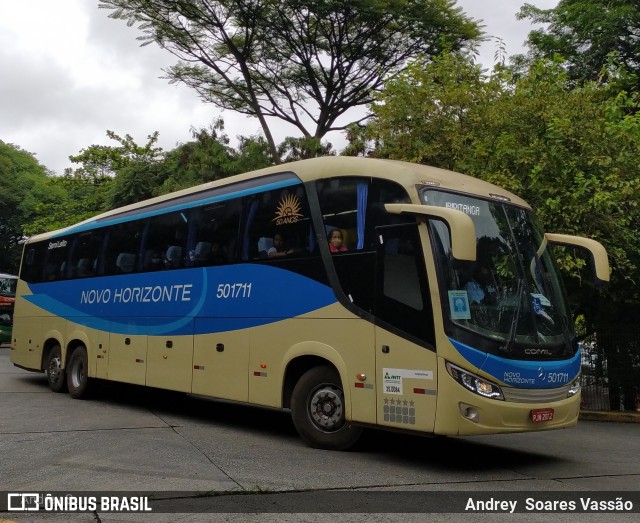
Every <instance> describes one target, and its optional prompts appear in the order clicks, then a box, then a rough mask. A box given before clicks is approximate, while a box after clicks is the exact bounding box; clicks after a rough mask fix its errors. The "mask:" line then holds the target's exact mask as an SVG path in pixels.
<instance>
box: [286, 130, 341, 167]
mask: <svg viewBox="0 0 640 523" xmlns="http://www.w3.org/2000/svg"><path fill="white" fill-rule="evenodd" d="M331 149H332V145H331V144H330V143H328V142H324V143H323V142H321V141H320V139H319V138H314V137H303V138H294V137H292V136H289V137H287V138H285V139H284V141H283V142H282V143H281V144H280V145H279V146H278V154H279V155H280V158H281V159H282V160H283V161H284V162H294V161H296V160H303V159H305V158H317V157H319V156H332V155H333V151H332V150H331Z"/></svg>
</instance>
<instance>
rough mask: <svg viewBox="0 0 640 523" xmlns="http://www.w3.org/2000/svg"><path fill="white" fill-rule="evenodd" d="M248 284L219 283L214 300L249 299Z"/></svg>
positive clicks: (249, 287) (249, 290) (249, 285)
mask: <svg viewBox="0 0 640 523" xmlns="http://www.w3.org/2000/svg"><path fill="white" fill-rule="evenodd" d="M250 297H251V284H250V283H220V284H218V290H217V292H216V298H218V299H222V300H226V299H235V298H250Z"/></svg>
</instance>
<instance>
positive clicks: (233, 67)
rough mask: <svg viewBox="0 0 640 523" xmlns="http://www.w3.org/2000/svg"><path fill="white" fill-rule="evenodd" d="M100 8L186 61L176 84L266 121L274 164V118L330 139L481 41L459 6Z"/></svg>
mask: <svg viewBox="0 0 640 523" xmlns="http://www.w3.org/2000/svg"><path fill="white" fill-rule="evenodd" d="M99 6H100V7H101V8H103V9H109V10H111V14H110V15H109V16H110V17H112V18H116V19H123V20H126V21H127V23H128V24H129V25H134V24H139V27H140V29H141V30H142V32H143V36H141V37H139V39H140V40H141V41H142V45H148V44H150V43H156V44H158V45H159V46H160V47H162V48H164V49H167V50H168V51H170V52H171V53H173V54H174V55H175V56H177V57H178V59H179V61H178V63H177V64H176V65H175V66H173V67H171V68H169V69H168V70H167V71H165V72H166V73H167V78H168V79H169V80H170V81H171V82H181V83H184V84H186V85H188V86H189V87H192V88H193V89H195V90H196V92H197V93H198V95H199V96H200V97H201V98H202V99H203V100H204V101H206V102H211V103H213V104H214V105H216V106H218V107H220V108H223V109H230V110H232V111H237V112H239V113H242V114H246V115H249V116H253V117H256V118H258V120H259V122H260V125H261V127H262V130H263V132H264V135H265V138H266V141H267V144H268V145H269V151H270V154H271V157H272V160H273V161H274V162H278V161H279V155H278V151H277V147H276V144H275V141H274V139H273V135H272V133H271V130H270V128H269V124H268V122H267V119H268V118H276V119H279V120H281V121H284V122H286V123H288V124H291V125H293V126H294V127H296V128H297V129H298V130H299V131H300V133H301V134H302V136H304V137H305V138H316V139H318V141H320V140H321V139H322V138H323V137H324V136H325V135H326V133H328V132H330V131H335V130H343V129H345V128H346V126H347V125H348V124H342V123H339V122H338V120H339V119H340V118H341V117H342V116H343V115H345V113H346V112H347V111H348V110H349V109H351V108H353V107H359V106H366V105H367V104H369V103H370V102H371V101H372V94H373V93H374V92H375V91H377V90H378V89H380V88H381V86H382V84H383V82H384V80H385V78H388V77H389V76H391V75H393V74H395V73H397V72H398V71H401V70H402V69H403V68H404V66H405V64H406V63H407V61H409V60H411V59H414V58H415V57H416V56H418V55H420V54H424V55H425V56H434V55H436V54H438V53H439V52H440V51H442V50H443V49H452V50H457V49H461V48H463V47H464V46H465V45H468V44H469V43H471V42H473V41H474V40H477V39H478V38H479V36H480V30H479V28H478V26H477V25H476V23H475V22H473V21H472V20H471V19H469V18H467V17H466V16H465V15H464V14H463V13H462V11H461V10H460V9H459V8H457V7H455V2H454V1H453V0H400V1H398V0H218V1H212V0H174V1H170V2H169V1H165V0H101V2H100V4H99ZM366 117H367V115H365V116H364V117H362V118H360V120H361V121H362V120H363V119H366ZM350 123H351V122H350Z"/></svg>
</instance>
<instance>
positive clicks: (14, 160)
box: [0, 140, 58, 273]
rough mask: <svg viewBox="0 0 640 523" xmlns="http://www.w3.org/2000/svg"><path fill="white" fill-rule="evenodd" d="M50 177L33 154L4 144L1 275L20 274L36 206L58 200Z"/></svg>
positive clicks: (0, 147)
mask: <svg viewBox="0 0 640 523" xmlns="http://www.w3.org/2000/svg"><path fill="white" fill-rule="evenodd" d="M47 175H48V173H47V170H46V168H45V167H43V166H42V165H40V164H39V163H38V161H37V160H36V159H35V157H34V156H33V155H32V154H31V153H28V152H26V151H23V150H22V149H20V148H19V147H16V146H15V145H12V144H6V143H4V142H3V141H1V140H0V187H1V188H2V189H1V191H0V272H3V271H4V272H9V273H15V272H17V270H18V265H19V261H20V247H19V244H20V242H21V241H22V240H23V239H24V228H25V227H26V226H27V225H28V224H29V223H30V222H31V221H32V220H33V219H34V216H35V208H36V204H37V203H38V202H40V201H55V200H56V198H57V197H58V193H56V192H51V191H49V190H48V188H47Z"/></svg>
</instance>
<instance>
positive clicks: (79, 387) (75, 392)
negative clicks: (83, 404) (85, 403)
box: [67, 347, 89, 399]
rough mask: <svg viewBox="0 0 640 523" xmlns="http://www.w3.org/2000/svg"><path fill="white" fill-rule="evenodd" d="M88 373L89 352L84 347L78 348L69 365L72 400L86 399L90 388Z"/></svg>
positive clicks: (68, 381) (69, 386) (68, 377)
mask: <svg viewBox="0 0 640 523" xmlns="http://www.w3.org/2000/svg"><path fill="white" fill-rule="evenodd" d="M88 371H89V364H88V358H87V351H86V349H85V348H84V347H76V348H75V349H74V351H73V352H72V353H71V358H69V363H68V364H67V387H68V388H69V395H70V396H71V397H72V398H76V399H80V398H84V397H86V395H87V387H88V386H89V374H88Z"/></svg>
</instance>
